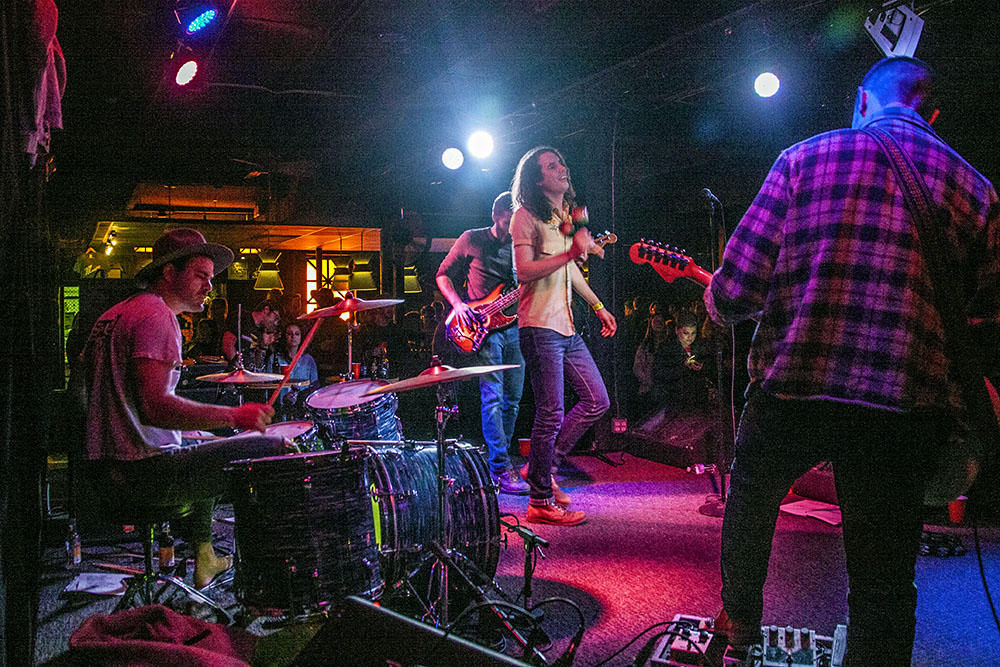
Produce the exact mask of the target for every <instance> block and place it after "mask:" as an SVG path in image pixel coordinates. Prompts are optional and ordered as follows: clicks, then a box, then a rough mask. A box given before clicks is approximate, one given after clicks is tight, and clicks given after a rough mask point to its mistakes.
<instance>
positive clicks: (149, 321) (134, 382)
mask: <svg viewBox="0 0 1000 667" xmlns="http://www.w3.org/2000/svg"><path fill="white" fill-rule="evenodd" d="M181 340H182V339H181V330H180V327H179V326H178V324H177V316H176V315H174V312H173V311H172V310H171V309H170V308H169V307H168V306H167V304H165V303H164V302H163V299H162V298H161V297H160V296H158V295H156V294H149V293H145V294H140V295H138V296H134V297H132V298H130V299H126V300H125V301H122V302H121V303H119V304H117V305H115V306H112V307H111V308H110V309H109V310H108V311H107V312H105V313H104V314H103V315H101V317H100V319H98V320H97V323H96V324H95V325H94V328H93V330H92V331H91V333H90V338H89V339H88V341H87V347H86V348H85V350H84V367H85V368H86V372H87V390H88V392H89V403H88V410H87V457H88V458H90V459H119V460H125V461H132V460H137V459H144V458H147V457H150V456H154V455H156V454H159V453H161V452H162V450H164V449H167V448H172V447H178V446H180V444H181V434H180V431H172V430H169V429H162V428H157V427H155V426H149V425H148V424H143V423H142V421H141V420H140V418H139V411H138V402H139V386H138V374H137V371H136V366H135V360H136V359H153V360H156V361H166V362H170V363H173V364H174V370H173V372H172V373H171V374H170V391H171V392H173V391H174V388H175V387H176V386H177V382H178V380H179V379H180V376H181V370H180V369H181Z"/></svg>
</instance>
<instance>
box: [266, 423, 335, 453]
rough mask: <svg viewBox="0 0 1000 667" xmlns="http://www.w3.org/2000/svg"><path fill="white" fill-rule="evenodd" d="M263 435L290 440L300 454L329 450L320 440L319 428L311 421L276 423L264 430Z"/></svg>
mask: <svg viewBox="0 0 1000 667" xmlns="http://www.w3.org/2000/svg"><path fill="white" fill-rule="evenodd" d="M264 434H265V435H276V436H278V437H280V438H284V439H286V440H291V441H292V442H293V443H294V444H295V446H296V447H298V448H299V451H300V452H321V451H324V450H327V449H329V447H327V446H326V444H325V443H324V442H323V440H322V439H321V438H320V435H319V428H317V427H316V425H315V424H313V423H312V422H311V421H294V422H278V423H276V424H271V425H270V426H268V427H267V428H266V429H264Z"/></svg>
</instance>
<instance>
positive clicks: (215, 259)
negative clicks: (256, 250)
mask: <svg viewBox="0 0 1000 667" xmlns="http://www.w3.org/2000/svg"><path fill="white" fill-rule="evenodd" d="M193 255H204V256H205V257H208V258H209V259H211V260H212V264H214V265H215V270H214V271H213V275H216V274H218V273H219V272H220V271H223V270H224V269H226V268H227V267H228V266H229V265H230V264H232V263H233V251H232V250H230V249H229V248H227V247H226V246H224V245H219V244H218V243H209V242H208V241H206V240H205V237H204V236H203V235H202V233H201V232H199V231H198V230H197V229H191V228H190V227H175V228H174V229H168V230H166V231H165V232H163V234H162V235H161V236H160V238H158V239H156V242H155V243H154V244H153V261H152V262H150V263H149V264H147V265H146V266H144V267H142V269H141V270H140V271H139V273H137V274H135V281H136V283H138V284H139V286H140V287H146V286H148V285H149V284H150V283H152V282H153V281H155V280H156V279H157V278H158V277H159V274H160V269H162V268H163V267H164V265H166V264H169V263H170V262H173V261H174V260H178V259H181V258H183V257H191V256H193Z"/></svg>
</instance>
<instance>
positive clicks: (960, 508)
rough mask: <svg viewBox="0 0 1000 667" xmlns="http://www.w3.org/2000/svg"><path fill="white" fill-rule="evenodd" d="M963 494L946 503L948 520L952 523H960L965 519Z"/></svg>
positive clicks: (964, 498)
mask: <svg viewBox="0 0 1000 667" xmlns="http://www.w3.org/2000/svg"><path fill="white" fill-rule="evenodd" d="M966 500H968V498H966V497H965V496H959V497H958V498H956V499H955V500H953V501H951V502H950V503H948V520H949V521H951V522H952V523H962V522H963V521H965V501H966Z"/></svg>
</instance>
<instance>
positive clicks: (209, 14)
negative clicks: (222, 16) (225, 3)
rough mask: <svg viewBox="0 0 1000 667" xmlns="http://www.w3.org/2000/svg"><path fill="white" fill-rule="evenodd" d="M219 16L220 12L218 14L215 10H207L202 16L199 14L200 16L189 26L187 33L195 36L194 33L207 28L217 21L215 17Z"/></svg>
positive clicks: (186, 29)
mask: <svg viewBox="0 0 1000 667" xmlns="http://www.w3.org/2000/svg"><path fill="white" fill-rule="evenodd" d="M218 15H219V12H217V11H216V10H215V9H206V10H205V11H203V12H202V13H201V14H198V16H196V17H194V19H192V20H191V21H190V22H189V23H188V24H187V28H185V32H186V33H187V34H189V35H193V34H194V33H196V32H198V31H200V30H202V29H203V28H205V27H207V26H208V25H209V24H210V23H211V22H212V21H214V20H215V17H216V16H218Z"/></svg>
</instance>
